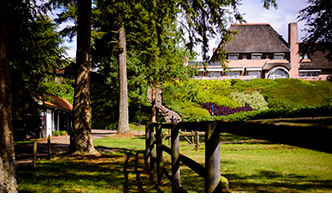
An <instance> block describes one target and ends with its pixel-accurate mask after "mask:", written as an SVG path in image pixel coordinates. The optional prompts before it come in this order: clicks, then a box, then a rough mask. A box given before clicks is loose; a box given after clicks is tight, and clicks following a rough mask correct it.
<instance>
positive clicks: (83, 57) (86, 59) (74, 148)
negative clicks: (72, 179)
mask: <svg viewBox="0 0 332 220" xmlns="http://www.w3.org/2000/svg"><path fill="white" fill-rule="evenodd" d="M91 4H92V2H91V0H85V1H78V4H77V6H78V18H77V51H76V66H77V75H76V79H75V96H74V109H73V111H74V114H73V118H74V121H73V131H72V136H73V137H72V138H71V140H72V142H71V143H70V151H71V152H72V153H78V154H95V155H97V154H99V153H98V151H97V150H96V149H95V148H94V146H93V143H92V132H91V108H90V46H91Z"/></svg>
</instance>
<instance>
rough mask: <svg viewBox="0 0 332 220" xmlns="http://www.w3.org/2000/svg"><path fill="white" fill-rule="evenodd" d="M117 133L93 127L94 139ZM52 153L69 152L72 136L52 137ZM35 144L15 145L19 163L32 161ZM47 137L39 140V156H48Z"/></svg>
mask: <svg viewBox="0 0 332 220" xmlns="http://www.w3.org/2000/svg"><path fill="white" fill-rule="evenodd" d="M114 134H116V131H115V130H102V129H92V140H95V139H100V138H104V137H107V136H110V135H114ZM51 143H52V153H53V154H59V153H65V152H68V149H69V143H70V137H69V136H68V135H65V136H58V137H55V136H54V137H51ZM32 147H33V144H22V145H19V146H15V157H16V163H17V164H26V163H31V162H32ZM47 154H48V147H47V139H44V140H42V141H39V142H38V150H37V157H41V156H47Z"/></svg>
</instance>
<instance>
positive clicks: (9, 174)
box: [0, 0, 17, 193]
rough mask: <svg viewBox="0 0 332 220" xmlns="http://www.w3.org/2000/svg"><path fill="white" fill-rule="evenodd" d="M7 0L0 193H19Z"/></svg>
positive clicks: (0, 10) (0, 74)
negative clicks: (13, 127) (13, 128)
mask: <svg viewBox="0 0 332 220" xmlns="http://www.w3.org/2000/svg"><path fill="white" fill-rule="evenodd" d="M7 18H8V16H7V0H2V1H0V192H2V193H3V192H17V182H16V174H15V170H16V164H15V153H14V139H13V132H12V112H11V108H12V94H11V82H10V72H9V57H8V30H7Z"/></svg>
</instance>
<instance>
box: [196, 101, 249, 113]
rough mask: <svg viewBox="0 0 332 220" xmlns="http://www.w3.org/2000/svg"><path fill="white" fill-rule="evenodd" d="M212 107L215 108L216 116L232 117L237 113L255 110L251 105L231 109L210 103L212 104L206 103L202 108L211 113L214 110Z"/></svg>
mask: <svg viewBox="0 0 332 220" xmlns="http://www.w3.org/2000/svg"><path fill="white" fill-rule="evenodd" d="M212 106H213V112H214V115H216V116H222V115H231V114H234V113H236V112H247V111H252V110H253V109H252V108H251V107H250V106H249V105H245V106H243V107H237V108H230V107H226V106H221V105H217V104H215V103H210V102H207V103H204V104H203V105H201V107H202V108H204V109H206V110H208V111H210V110H211V109H212Z"/></svg>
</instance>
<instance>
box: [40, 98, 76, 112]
mask: <svg viewBox="0 0 332 220" xmlns="http://www.w3.org/2000/svg"><path fill="white" fill-rule="evenodd" d="M42 105H44V106H46V107H49V108H56V109H61V110H63V111H66V112H71V111H72V110H73V105H72V104H70V102H68V101H67V100H66V99H64V98H60V97H57V96H55V95H51V94H48V95H47V96H46V97H45V100H44V101H43V104H42Z"/></svg>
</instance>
